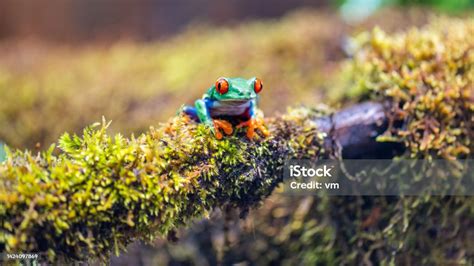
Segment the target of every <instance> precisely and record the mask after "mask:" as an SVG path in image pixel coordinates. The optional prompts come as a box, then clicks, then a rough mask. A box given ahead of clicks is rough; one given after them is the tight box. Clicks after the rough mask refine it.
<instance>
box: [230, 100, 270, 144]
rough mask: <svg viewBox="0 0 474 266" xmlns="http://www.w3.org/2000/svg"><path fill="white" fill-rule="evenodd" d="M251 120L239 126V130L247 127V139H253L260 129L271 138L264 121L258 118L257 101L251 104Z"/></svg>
mask: <svg viewBox="0 0 474 266" xmlns="http://www.w3.org/2000/svg"><path fill="white" fill-rule="evenodd" d="M249 115H250V119H249V120H247V121H244V122H242V123H240V124H238V125H237V128H241V127H247V138H249V139H253V137H254V135H255V130H256V129H258V130H259V131H260V132H262V134H263V135H264V136H265V137H268V136H270V132H268V130H267V128H266V127H265V125H264V122H263V119H262V118H261V117H258V116H257V108H256V102H255V100H254V101H252V102H251V105H250V110H249Z"/></svg>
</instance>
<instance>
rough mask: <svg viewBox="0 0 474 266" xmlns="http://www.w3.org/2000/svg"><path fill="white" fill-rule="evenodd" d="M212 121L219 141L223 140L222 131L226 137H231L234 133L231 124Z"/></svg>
mask: <svg viewBox="0 0 474 266" xmlns="http://www.w3.org/2000/svg"><path fill="white" fill-rule="evenodd" d="M212 121H213V123H214V131H215V135H216V138H217V139H222V137H223V136H222V132H221V129H222V130H223V131H224V133H225V134H226V135H230V134H232V132H234V129H233V128H232V124H231V123H230V122H228V121H225V120H221V119H213V120H212Z"/></svg>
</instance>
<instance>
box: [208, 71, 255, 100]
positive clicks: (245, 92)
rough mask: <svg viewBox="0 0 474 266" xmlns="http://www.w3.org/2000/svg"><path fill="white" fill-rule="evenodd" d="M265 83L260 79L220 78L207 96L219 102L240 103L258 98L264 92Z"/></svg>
mask: <svg viewBox="0 0 474 266" xmlns="http://www.w3.org/2000/svg"><path fill="white" fill-rule="evenodd" d="M262 89H263V83H262V81H261V80H260V79H258V78H255V77H254V78H250V79H243V78H224V77H222V78H219V79H217V81H216V84H214V86H212V87H211V88H209V90H208V91H207V96H208V97H209V98H211V99H212V100H217V101H240V100H251V99H255V98H257V95H258V94H259V93H260V92H261V91H262Z"/></svg>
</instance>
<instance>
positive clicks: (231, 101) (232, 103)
mask: <svg viewBox="0 0 474 266" xmlns="http://www.w3.org/2000/svg"><path fill="white" fill-rule="evenodd" d="M219 102H221V104H223V105H226V106H240V105H243V104H247V103H248V102H250V100H248V99H242V100H236V99H228V100H220V101H219Z"/></svg>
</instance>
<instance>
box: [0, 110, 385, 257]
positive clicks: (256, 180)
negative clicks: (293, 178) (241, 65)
mask: <svg viewBox="0 0 474 266" xmlns="http://www.w3.org/2000/svg"><path fill="white" fill-rule="evenodd" d="M344 112H350V113H352V114H353V116H352V117H351V120H350V121H352V122H348V121H347V118H348V116H347V115H344ZM367 112H369V114H370V115H369V116H368V117H367V115H365V116H364V115H363V114H367ZM328 113H329V111H327V110H326V111H321V110H320V111H317V110H315V109H308V108H299V109H293V110H291V111H289V112H288V113H287V114H286V115H283V116H281V117H278V118H272V119H267V125H268V127H269V129H270V131H271V132H272V136H271V137H269V138H266V139H264V138H260V139H258V140H248V139H247V138H246V136H245V134H244V132H242V131H238V132H237V134H236V135H234V136H230V137H227V138H225V139H224V140H221V141H218V140H216V139H215V137H214V136H213V135H212V133H211V132H210V131H209V129H208V128H207V127H205V126H203V125H201V124H196V123H194V122H189V120H188V119H187V118H186V117H183V116H178V117H176V118H174V119H173V120H172V121H170V122H168V123H166V124H163V125H161V126H159V127H158V128H157V129H155V128H151V129H150V130H149V131H148V132H147V133H144V134H142V135H141V136H139V137H134V136H132V137H131V138H129V139H127V138H124V137H123V136H121V135H120V134H118V135H115V136H109V135H108V134H107V132H106V130H107V127H108V125H109V124H108V123H106V121H105V120H104V121H103V122H102V124H100V123H98V124H94V125H93V126H91V127H88V128H86V129H85V130H84V132H83V135H82V136H81V137H80V136H76V135H73V136H71V135H69V134H67V133H66V134H64V135H63V136H62V137H61V139H60V140H59V143H58V147H59V149H60V150H61V152H60V154H59V155H54V150H55V146H52V147H51V148H50V149H49V150H48V151H45V152H43V153H41V154H38V155H32V154H31V153H30V152H22V151H14V152H9V154H8V159H7V161H6V162H5V163H4V164H2V165H1V166H0V177H1V181H2V182H1V183H0V192H1V193H0V202H1V203H2V205H0V216H1V217H2V222H3V224H2V228H1V230H2V231H1V232H2V237H1V238H0V248H1V250H6V251H9V252H13V251H32V252H33V251H35V252H41V251H43V252H47V254H48V256H49V259H50V260H54V259H56V257H57V255H59V257H62V258H68V259H77V260H85V259H86V258H89V257H96V256H98V257H102V258H107V257H108V255H109V252H110V251H116V253H118V252H119V251H120V250H122V249H124V248H125V247H126V245H127V244H128V243H129V242H131V241H134V240H136V239H142V240H153V239H154V238H156V236H157V235H167V234H168V233H169V232H170V231H172V230H174V229H175V228H176V227H178V226H181V225H185V224H187V223H188V222H189V221H191V220H192V219H193V218H196V217H202V216H206V215H207V213H208V212H209V211H210V210H212V209H213V208H216V207H223V206H231V207H235V208H239V209H241V211H242V213H245V212H246V210H247V209H248V208H249V207H251V206H254V205H256V204H258V203H259V202H260V201H261V200H262V199H263V198H265V197H267V196H268V195H269V194H271V192H272V191H273V189H274V188H275V186H277V185H278V184H279V183H280V182H281V181H282V176H281V168H282V166H283V163H284V160H285V158H287V157H290V156H291V157H305V158H313V159H317V158H321V157H328V156H330V155H334V154H336V153H335V150H336V149H335V148H334V147H336V146H334V145H335V143H338V144H337V147H339V148H340V147H342V146H348V147H349V146H351V145H358V144H357V143H356V142H361V143H360V144H363V145H366V144H367V141H369V142H370V141H372V144H375V145H379V144H377V142H376V141H375V136H373V135H369V134H367V133H368V132H371V130H374V129H375V130H378V131H379V132H383V128H381V127H386V125H387V123H386V116H385V114H384V111H383V108H382V105H380V104H376V103H366V104H362V105H359V106H356V107H353V108H352V109H351V110H346V111H343V112H341V113H336V114H334V115H328ZM357 115H360V117H361V118H362V119H365V123H364V125H365V126H364V127H370V130H369V128H367V130H366V131H363V130H362V131H360V133H359V134H358V135H359V139H358V140H357V141H355V142H354V141H353V140H352V141H348V140H349V139H348V138H347V137H348V136H347V134H350V135H352V136H354V134H353V133H354V132H353V131H351V129H350V128H351V127H355V126H357V127H359V129H358V130H360V129H361V127H360V125H361V124H360V122H361V120H360V119H354V116H357ZM350 123H352V125H349V124H350ZM341 125H344V126H341ZM344 132H346V133H344ZM330 134H332V137H331V138H330V137H329V136H330ZM363 135H365V136H363ZM339 140H340V141H339ZM362 142H365V144H364V143H362ZM341 145H342V146H341ZM369 153H370V151H369ZM353 154H355V153H353ZM359 155H360V153H359Z"/></svg>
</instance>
